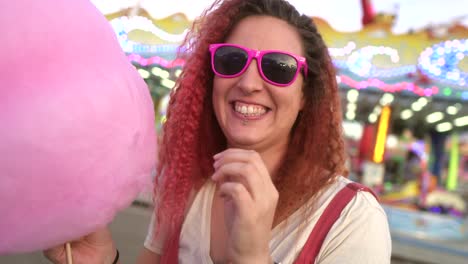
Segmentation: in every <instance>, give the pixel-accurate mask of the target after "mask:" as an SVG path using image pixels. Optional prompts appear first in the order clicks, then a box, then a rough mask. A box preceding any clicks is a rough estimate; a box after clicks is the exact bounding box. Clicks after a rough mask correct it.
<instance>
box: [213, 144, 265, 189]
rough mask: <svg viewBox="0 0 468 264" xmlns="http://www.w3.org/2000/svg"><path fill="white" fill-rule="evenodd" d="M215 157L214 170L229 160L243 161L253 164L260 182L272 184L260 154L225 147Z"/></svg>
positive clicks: (229, 161)
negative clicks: (225, 148)
mask: <svg viewBox="0 0 468 264" xmlns="http://www.w3.org/2000/svg"><path fill="white" fill-rule="evenodd" d="M214 157H215V162H214V164H213V166H214V168H215V170H217V169H218V168H220V167H221V166H223V165H225V164H228V163H231V162H243V163H249V164H251V165H253V166H254V167H255V168H256V170H257V171H258V176H259V177H260V179H261V181H262V184H263V185H265V184H268V183H270V184H273V183H272V182H271V177H270V174H269V172H268V170H267V168H266V166H265V164H264V162H263V160H262V158H261V157H260V155H259V154H258V153H257V152H255V151H253V150H244V149H227V150H225V151H223V152H220V153H218V154H217V155H215V156H214Z"/></svg>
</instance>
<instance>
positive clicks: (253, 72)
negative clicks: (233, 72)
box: [238, 59, 264, 94]
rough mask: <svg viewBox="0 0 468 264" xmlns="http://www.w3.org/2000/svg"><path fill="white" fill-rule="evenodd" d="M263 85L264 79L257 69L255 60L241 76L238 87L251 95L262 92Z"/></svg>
mask: <svg viewBox="0 0 468 264" xmlns="http://www.w3.org/2000/svg"><path fill="white" fill-rule="evenodd" d="M263 85H264V83H263V79H262V76H261V75H260V72H259V70H258V67H257V60H256V59H253V60H252V61H250V65H249V66H247V69H246V70H245V72H244V73H243V74H242V75H241V76H239V82H238V86H239V87H240V89H241V90H242V91H243V92H244V93H246V94H250V93H253V92H256V91H260V90H262V88H263Z"/></svg>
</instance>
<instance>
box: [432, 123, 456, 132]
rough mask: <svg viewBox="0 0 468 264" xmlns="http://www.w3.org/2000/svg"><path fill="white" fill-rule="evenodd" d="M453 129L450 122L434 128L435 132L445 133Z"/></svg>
mask: <svg viewBox="0 0 468 264" xmlns="http://www.w3.org/2000/svg"><path fill="white" fill-rule="evenodd" d="M452 128H453V125H452V124H450V122H444V123H440V124H438V125H437V126H436V130H437V132H441V133H442V132H447V131H449V130H451V129H452Z"/></svg>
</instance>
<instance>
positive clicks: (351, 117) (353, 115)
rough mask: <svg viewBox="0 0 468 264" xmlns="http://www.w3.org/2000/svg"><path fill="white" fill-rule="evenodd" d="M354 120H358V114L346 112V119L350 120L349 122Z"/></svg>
mask: <svg viewBox="0 0 468 264" xmlns="http://www.w3.org/2000/svg"><path fill="white" fill-rule="evenodd" d="M354 118H356V113H354V112H352V111H348V112H346V119H348V120H354Z"/></svg>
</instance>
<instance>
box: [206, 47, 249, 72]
mask: <svg viewBox="0 0 468 264" xmlns="http://www.w3.org/2000/svg"><path fill="white" fill-rule="evenodd" d="M247 59H248V54H247V52H246V51H245V50H242V49H240V48H236V47H231V46H224V47H219V48H218V49H217V50H216V51H215V54H214V68H215V70H216V71H217V72H218V73H220V74H223V75H234V74H237V73H239V72H240V71H241V70H242V69H243V68H244V66H245V64H246V63H247Z"/></svg>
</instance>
